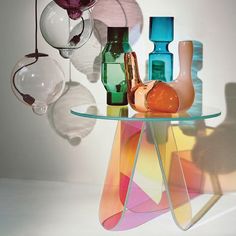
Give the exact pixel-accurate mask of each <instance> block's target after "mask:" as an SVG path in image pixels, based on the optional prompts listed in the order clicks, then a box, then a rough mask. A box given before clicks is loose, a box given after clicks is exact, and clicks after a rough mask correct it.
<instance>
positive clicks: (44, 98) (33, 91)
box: [11, 53, 65, 115]
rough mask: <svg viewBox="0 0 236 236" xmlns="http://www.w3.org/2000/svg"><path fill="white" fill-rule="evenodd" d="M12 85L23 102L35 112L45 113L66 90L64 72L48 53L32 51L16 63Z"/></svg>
mask: <svg viewBox="0 0 236 236" xmlns="http://www.w3.org/2000/svg"><path fill="white" fill-rule="evenodd" d="M11 86H12V90H13V92H14V94H15V95H16V97H17V98H18V99H19V100H20V101H21V102H23V103H25V104H27V105H30V106H31V107H32V110H33V112H34V113H36V114H38V115H43V114H45V113H46V112H47V108H48V105H49V104H51V103H53V102H55V101H56V100H57V99H58V98H59V97H60V96H61V94H62V92H63V90H64V86H65V80H64V72H63V70H62V69H61V67H60V66H59V64H58V63H57V62H56V61H55V60H53V59H52V58H50V57H49V56H48V55H46V54H42V53H38V54H36V53H32V54H29V55H26V56H25V57H23V58H22V59H21V60H20V61H18V62H17V64H16V65H15V67H14V69H13V71H12V76H11Z"/></svg>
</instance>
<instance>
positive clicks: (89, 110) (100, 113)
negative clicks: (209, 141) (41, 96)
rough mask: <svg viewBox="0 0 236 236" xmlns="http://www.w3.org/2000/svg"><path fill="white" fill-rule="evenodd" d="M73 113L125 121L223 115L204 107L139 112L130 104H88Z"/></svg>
mask: <svg viewBox="0 0 236 236" xmlns="http://www.w3.org/2000/svg"><path fill="white" fill-rule="evenodd" d="M71 113H72V114H74V115H77V116H80V117H86V118H93V119H103V120H121V121H122V120H123V121H129V120H130V121H182V120H205V119H210V118H214V117H217V116H220V115H221V112H220V111H219V110H218V109H216V108H210V107H203V108H202V111H200V110H193V109H190V110H188V111H185V112H181V113H152V112H147V113H139V112H136V111H134V110H133V109H132V108H131V107H130V106H108V105H105V104H86V105H80V106H77V107H72V108H71Z"/></svg>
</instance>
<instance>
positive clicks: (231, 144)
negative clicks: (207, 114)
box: [192, 83, 236, 192]
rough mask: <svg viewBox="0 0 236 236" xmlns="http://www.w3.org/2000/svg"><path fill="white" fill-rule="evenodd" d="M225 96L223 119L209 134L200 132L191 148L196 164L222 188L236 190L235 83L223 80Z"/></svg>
mask: <svg viewBox="0 0 236 236" xmlns="http://www.w3.org/2000/svg"><path fill="white" fill-rule="evenodd" d="M225 97H226V105H227V113H226V118H225V120H224V121H223V122H222V123H221V124H220V125H219V126H217V127H216V128H214V129H212V132H211V134H210V135H207V136H204V135H203V136H201V135H199V136H198V137H197V139H196V144H195V146H194V148H193V150H192V159H193V162H194V163H195V165H196V166H197V167H198V168H199V169H201V170H202V171H203V172H206V173H208V174H209V175H210V177H212V176H214V177H215V178H217V181H218V184H219V185H220V186H219V187H220V190H221V191H222V192H228V191H234V190H236V181H235V179H236V141H235V136H236V107H235V104H236V83H228V84H226V86H225ZM202 133H203V128H201V132H200V134H202Z"/></svg>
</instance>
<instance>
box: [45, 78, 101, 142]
mask: <svg viewBox="0 0 236 236" xmlns="http://www.w3.org/2000/svg"><path fill="white" fill-rule="evenodd" d="M95 103H96V102H95V99H94V97H93V95H92V94H91V93H90V92H89V90H88V89H87V88H85V87H84V86H83V85H81V84H80V83H78V82H67V83H66V86H65V92H64V94H63V95H62V97H61V98H60V99H59V100H58V101H57V102H55V103H54V104H52V105H51V106H50V107H49V110H48V120H49V123H50V125H51V127H52V128H53V129H54V130H55V131H56V133H57V134H58V135H60V136H61V137H62V138H65V139H67V140H68V141H69V143H70V144H71V145H73V146H76V145H79V144H80V142H81V140H82V138H84V137H86V136H87V135H88V134H89V133H90V132H91V131H92V130H93V128H94V126H95V124H96V120H95V119H85V118H81V117H77V116H75V115H72V114H71V113H70V109H71V107H75V106H79V105H85V104H95ZM91 109H92V110H91V111H90V113H92V114H96V113H97V109H96V107H94V106H93V107H91Z"/></svg>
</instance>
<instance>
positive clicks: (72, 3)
mask: <svg viewBox="0 0 236 236" xmlns="http://www.w3.org/2000/svg"><path fill="white" fill-rule="evenodd" d="M54 1H55V2H56V3H57V4H58V5H59V6H60V7H62V8H63V9H65V10H67V13H68V16H69V17H70V18H71V19H72V20H77V19H79V18H80V17H81V16H82V13H83V11H85V10H88V9H90V8H91V7H93V6H94V5H95V3H96V1H97V0H54Z"/></svg>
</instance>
